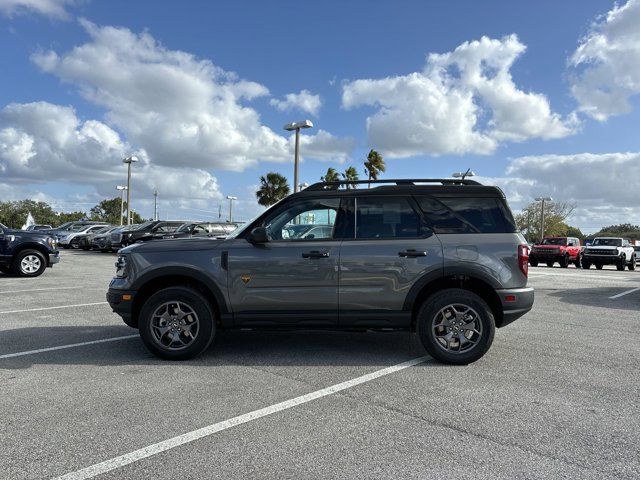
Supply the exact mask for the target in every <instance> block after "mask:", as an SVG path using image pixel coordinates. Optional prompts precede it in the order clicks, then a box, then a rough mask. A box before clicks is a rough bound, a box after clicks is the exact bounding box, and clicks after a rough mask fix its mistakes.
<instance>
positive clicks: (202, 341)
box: [138, 287, 216, 360]
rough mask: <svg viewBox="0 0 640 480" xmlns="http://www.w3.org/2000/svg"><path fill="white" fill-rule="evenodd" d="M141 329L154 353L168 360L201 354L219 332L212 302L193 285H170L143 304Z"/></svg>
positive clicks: (143, 336)
mask: <svg viewBox="0 0 640 480" xmlns="http://www.w3.org/2000/svg"><path fill="white" fill-rule="evenodd" d="M138 328H139V330H140V336H141V337H142V341H143V342H144V344H145V346H146V347H147V348H148V349H149V350H150V351H151V353H153V354H154V355H156V356H158V357H160V358H164V359H166V360H186V359H189V358H193V357H195V356H196V355H199V354H201V353H202V352H204V351H205V350H206V349H207V347H208V346H209V345H210V344H211V341H212V340H213V337H214V335H215V332H216V324H215V317H214V313H213V311H212V309H211V307H210V305H209V302H207V299H206V298H204V297H203V296H202V295H201V294H200V293H199V292H197V291H196V290H194V289H192V288H189V287H169V288H165V289H163V290H160V291H159V292H157V293H155V294H154V295H152V296H151V297H150V298H149V299H148V300H147V301H146V302H145V303H144V305H143V306H142V309H141V311H140V316H139V317H138Z"/></svg>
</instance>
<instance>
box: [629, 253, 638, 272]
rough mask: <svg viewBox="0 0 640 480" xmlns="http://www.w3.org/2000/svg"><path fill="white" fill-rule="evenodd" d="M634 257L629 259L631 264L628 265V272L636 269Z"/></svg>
mask: <svg viewBox="0 0 640 480" xmlns="http://www.w3.org/2000/svg"><path fill="white" fill-rule="evenodd" d="M636 261H637V260H636V256H635V255H634V256H633V257H631V263H630V264H629V270H635V269H636Z"/></svg>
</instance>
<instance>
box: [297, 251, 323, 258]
mask: <svg viewBox="0 0 640 480" xmlns="http://www.w3.org/2000/svg"><path fill="white" fill-rule="evenodd" d="M328 256H329V252H319V251H318V250H311V251H310V252H304V253H303V254H302V258H327V257H328Z"/></svg>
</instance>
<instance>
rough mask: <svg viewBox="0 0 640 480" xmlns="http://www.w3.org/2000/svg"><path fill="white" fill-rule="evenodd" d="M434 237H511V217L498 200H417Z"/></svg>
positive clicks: (445, 198)
mask: <svg viewBox="0 0 640 480" xmlns="http://www.w3.org/2000/svg"><path fill="white" fill-rule="evenodd" d="M417 200H418V204H419V205H420V208H421V209H422V211H423V212H424V213H425V216H426V217H427V220H428V222H429V224H430V225H431V227H432V228H433V230H434V231H435V232H436V233H513V232H515V231H516V230H515V225H514V224H513V220H512V217H511V214H510V213H509V211H508V210H507V209H506V207H505V206H504V205H503V204H502V202H501V201H500V200H499V199H497V198H490V197H438V198H434V197H418V198H417Z"/></svg>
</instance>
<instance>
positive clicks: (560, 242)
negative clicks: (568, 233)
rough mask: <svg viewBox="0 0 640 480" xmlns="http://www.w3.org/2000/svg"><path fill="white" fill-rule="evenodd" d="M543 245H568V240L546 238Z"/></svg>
mask: <svg viewBox="0 0 640 480" xmlns="http://www.w3.org/2000/svg"><path fill="white" fill-rule="evenodd" d="M542 244H543V245H566V244H567V239H566V238H545V239H544V240H542Z"/></svg>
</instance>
